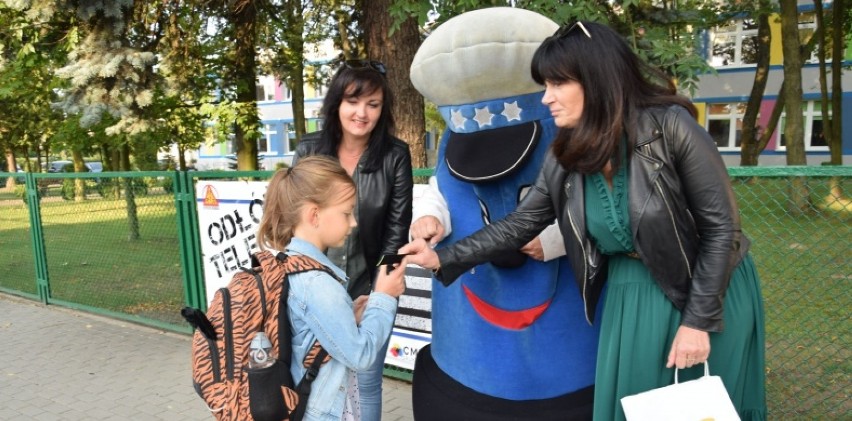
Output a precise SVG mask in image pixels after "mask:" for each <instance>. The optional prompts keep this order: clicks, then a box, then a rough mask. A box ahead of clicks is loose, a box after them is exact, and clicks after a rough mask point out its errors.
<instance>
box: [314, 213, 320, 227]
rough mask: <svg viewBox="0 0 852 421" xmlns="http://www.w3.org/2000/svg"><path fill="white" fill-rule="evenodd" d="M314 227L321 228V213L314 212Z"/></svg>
mask: <svg viewBox="0 0 852 421" xmlns="http://www.w3.org/2000/svg"><path fill="white" fill-rule="evenodd" d="M313 225H314V229H319V214H318V213H317V212H314V224H313Z"/></svg>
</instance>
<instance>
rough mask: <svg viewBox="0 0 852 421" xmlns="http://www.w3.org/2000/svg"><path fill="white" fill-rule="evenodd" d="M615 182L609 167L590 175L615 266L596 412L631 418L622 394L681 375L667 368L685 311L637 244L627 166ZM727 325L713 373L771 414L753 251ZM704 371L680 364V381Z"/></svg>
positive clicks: (748, 406)
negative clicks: (666, 290) (635, 255)
mask: <svg viewBox="0 0 852 421" xmlns="http://www.w3.org/2000/svg"><path fill="white" fill-rule="evenodd" d="M625 167H626V165H622V166H621V168H620V170H619V171H618V172H617V174H615V176H614V177H613V185H612V189H610V186H609V185H608V184H607V182H606V180H605V179H604V177H603V175H601V174H594V175H590V176H586V178H585V201H586V223H587V226H586V228H587V231H588V233H589V235H590V236H591V237H592V238H593V239H594V240H595V242H596V244H597V247H598V249H599V250H600V251H601V252H602V253H603V254H606V255H608V264H609V267H608V269H609V272H608V277H607V287H606V292H605V297H604V305H603V315H602V320H601V336H600V344H599V345H598V360H597V371H596V376H595V403H594V405H595V406H594V419H595V420H601V421H613V420H624V411H623V410H622V408H621V401H620V399H621V398H622V397H624V396H628V395H633V394H636V393H639V392H643V391H646V390H649V389H654V388H658V387H663V386H666V385H669V384H672V383H673V382H674V368H671V369H669V368H666V367H665V365H666V360H667V358H668V354H669V351H670V349H671V344H672V340H673V339H674V336H675V333H676V332H677V329H678V327H679V326H680V318H681V313H680V311H679V310H678V309H677V308H676V307H675V306H674V305H673V304H672V302H671V301H669V299H668V298H667V297H666V296H665V294H663V291H662V290H661V289H660V287H659V286H658V285H657V283H656V282H655V281H654V279H653V278H652V276H651V273H650V272H649V271H648V269H647V268H646V267H645V265H644V264H643V263H642V261H641V260H638V259H636V258H633V257H629V256H628V255H627V254H625V253H629V252H632V251H634V248H633V240H632V235H631V231H630V220H629V216H628V215H629V213H628V207H627V205H628V197H627V195H628V191H627V170H626V168H625ZM724 320H725V330H724V331H723V332H718V333H716V332H711V333H710V349H711V351H710V357H709V361H708V362H709V364H710V374H712V375H718V376H720V377H721V378H722V381H723V382H724V384H725V388H726V389H727V390H728V393H729V394H730V395H731V400H732V401H733V403H734V406H735V407H736V408H737V410H738V411H739V413H740V417H741V418H742V419H743V420H744V421H745V420H765V419H766V397H765V396H766V392H765V371H764V365H765V361H764V325H763V301H762V298H761V292H760V282H759V280H758V277H757V271H756V270H755V267H754V262H753V261H752V259H751V256H747V257H746V258H745V259H744V260H743V261H742V262H741V263H740V264H739V266H737V267H736V268H735V270H734V273H733V276H732V278H731V283H730V286H729V288H728V291H727V294H726V296H725V302H724ZM701 375H703V365H696V366H694V367H692V368H690V369H685V370H680V371H679V373H678V378H679V379H680V381H685V380H692V379H694V378H698V377H700V376H701Z"/></svg>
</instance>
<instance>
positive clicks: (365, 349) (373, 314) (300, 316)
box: [286, 238, 397, 420]
mask: <svg viewBox="0 0 852 421" xmlns="http://www.w3.org/2000/svg"><path fill="white" fill-rule="evenodd" d="M286 253H287V254H288V255H298V254H301V255H305V256H308V257H311V258H313V259H315V260H316V261H317V262H319V263H321V264H323V265H325V266H327V267H328V268H329V269H331V270H332V271H333V272H334V273H335V274H337V276H338V277H339V278H340V279H346V275H345V274H344V273H343V271H342V270H340V268H338V267H337V266H335V265H334V264H332V263H331V261H330V260H329V259H328V257H326V256H325V255H324V254H323V253H322V251H320V250H319V249H317V248H316V247H315V246H314V245H312V244H310V243H309V242H307V241H305V240H302V239H299V238H293V239H292V241H290V244H289V245H287V250H286ZM287 305H288V312H289V315H290V324H291V327H292V329H293V359H292V362H291V365H290V372H291V373H292V374H293V379H294V380H295V381H296V382H298V381H299V380H301V378H302V376H304V374H305V368H304V367H303V366H302V360H304V358H305V354H307V352H308V350H309V349H310V347H311V345H312V344H313V343H314V341H315V340H319V342H320V344H322V346H323V348H325V349H326V351H328V354H329V355H330V356H331V360H330V361H329V362H328V363H326V364H325V365H323V366H322V368H320V370H319V375H318V376H317V378H316V380H314V383H313V384H312V386H311V396H310V398H309V399H308V406H307V410H306V411H305V418H304V419H305V420H340V418H341V416H342V415H343V404H344V401H345V400H346V386H347V377H348V373H349V370H354V371H361V370H366V369H367V368H368V367H369V366H370V364H372V363H373V361H375V360H376V358H378V353H379V351H380V350H381V348H382V345H383V343H384V340H385V339H386V338H387V337H388V336H389V335H390V330H391V328H392V327H393V321H394V318H395V316H396V307H397V301H396V299H395V298H393V297H391V296H390V295H387V294H385V293H381V292H373V293H372V294H370V299H369V301H368V302H367V308H366V309H365V310H364V314H363V316H362V317H361V324H360V325H356V324H355V315H354V313H353V304H352V299H350V298H349V294H347V292H346V285H342V284H341V283H340V282H339V281H338V280H337V279H335V278H334V277H332V276H329V275H328V274H327V273H325V272H321V271H311V272H304V273H299V274H295V275H292V276H290V294H289V296H288V298H287Z"/></svg>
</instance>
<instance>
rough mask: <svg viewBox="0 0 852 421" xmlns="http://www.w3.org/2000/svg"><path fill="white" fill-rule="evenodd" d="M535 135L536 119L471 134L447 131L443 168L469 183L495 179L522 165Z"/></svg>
mask: <svg viewBox="0 0 852 421" xmlns="http://www.w3.org/2000/svg"><path fill="white" fill-rule="evenodd" d="M539 138H541V126H540V125H539V122H538V121H531V122H528V123H523V124H518V125H514V126H508V127H500V128H497V129H493V130H483V131H478V132H473V133H454V132H451V133H450V136H449V138H448V139H447V142H448V143H447V149H446V152H445V155H444V156H445V157H446V159H447V168H448V169H449V171H450V174H452V175H453V176H455V177H456V178H459V179H461V180H464V181H467V182H470V183H486V182H490V181H495V180H499V179H500V178H503V177H507V176H509V175H511V174H512V173H514V172H515V170H517V169H519V168H521V167H523V165H524V163H525V162H526V160H527V159H528V158H529V157H530V156H531V155H532V153H533V152H534V151H535V148H536V145H538V141H539Z"/></svg>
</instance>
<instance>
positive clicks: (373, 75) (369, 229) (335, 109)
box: [293, 60, 413, 421]
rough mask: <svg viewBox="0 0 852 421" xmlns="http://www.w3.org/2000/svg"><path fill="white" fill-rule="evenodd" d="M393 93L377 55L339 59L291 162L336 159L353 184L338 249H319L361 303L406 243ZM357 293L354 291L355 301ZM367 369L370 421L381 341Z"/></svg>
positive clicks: (378, 386) (363, 384)
mask: <svg viewBox="0 0 852 421" xmlns="http://www.w3.org/2000/svg"><path fill="white" fill-rule="evenodd" d="M392 106H393V95H392V93H391V91H390V88H389V86H388V83H387V79H386V77H385V67H384V65H383V64H382V63H380V62H378V61H368V60H354V61H347V62H345V63H344V64H343V66H341V67H340V69H339V70H338V71H337V73H336V74H335V75H334V77H333V78H332V80H331V83H330V86H329V89H328V93H327V94H326V96H325V99H324V100H323V105H322V108H321V109H320V114H321V115H322V116H323V118H324V130H323V131H321V132H318V133H311V134H309V135H307V136H305V138H304V139H302V141H301V142H300V143H299V145H298V146H297V147H296V152H295V154H294V156H293V164H294V165H295V163H296V162H297V161H298V160H299V158H301V157H304V156H308V155H316V154H319V155H328V156H332V157H334V158H337V159H338V160H339V161H340V164H341V165H342V166H343V168H345V169H346V171H347V172H348V173H349V175H351V176H352V178H353V180H354V181H355V185H356V187H357V189H356V194H357V204H356V206H355V219H356V220H357V221H358V226H357V227H356V228H355V229H354V230H353V232H352V234H351V235H349V237H348V238H347V240H346V244H345V245H344V246H343V247H339V248H334V249H329V250H328V252H327V254H328V256H329V257H330V258H331V260H332V261H333V262H334V264H335V265H337V266H338V267H340V268H342V269H344V270H345V271H346V275H347V276H348V277H349V284H348V286H347V290H348V291H349V295H350V296H351V297H352V299H353V300H355V303H356V308H358V307H359V306H362V305H363V304H364V303H363V302H361V300H364V299H365V298H366V296H367V295H369V293H370V290H371V289H372V284H373V282H374V281H375V275H376V263H377V262H378V260H379V258H380V257H381V256H382V255H383V254H396V252H397V250H399V248H400V247H402V246H403V245H404V244H405V243H406V242H407V241H408V227H409V225H411V202H412V190H413V178H412V171H411V153H410V152H409V148H408V144H406V143H405V142H403V141H401V140H399V139H397V138H396V137H394V136H393V135H391V132H392V130H393V115H392V114H391V108H392ZM359 297H362V298H360V299H359ZM389 339H390V337H388V338H385V341H384V347H383V349H382V351H381V352H380V353H379V358H378V359H377V360H376V361H375V363H374V364H373V366H372V367H371V368H370V370H368V371H365V372H361V373H358V387H359V394H360V399H359V400H360V407H361V420H363V421H378V420H379V419H380V417H381V412H382V372H383V368H384V358H385V354H386V353H387V347H388V340H389Z"/></svg>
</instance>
